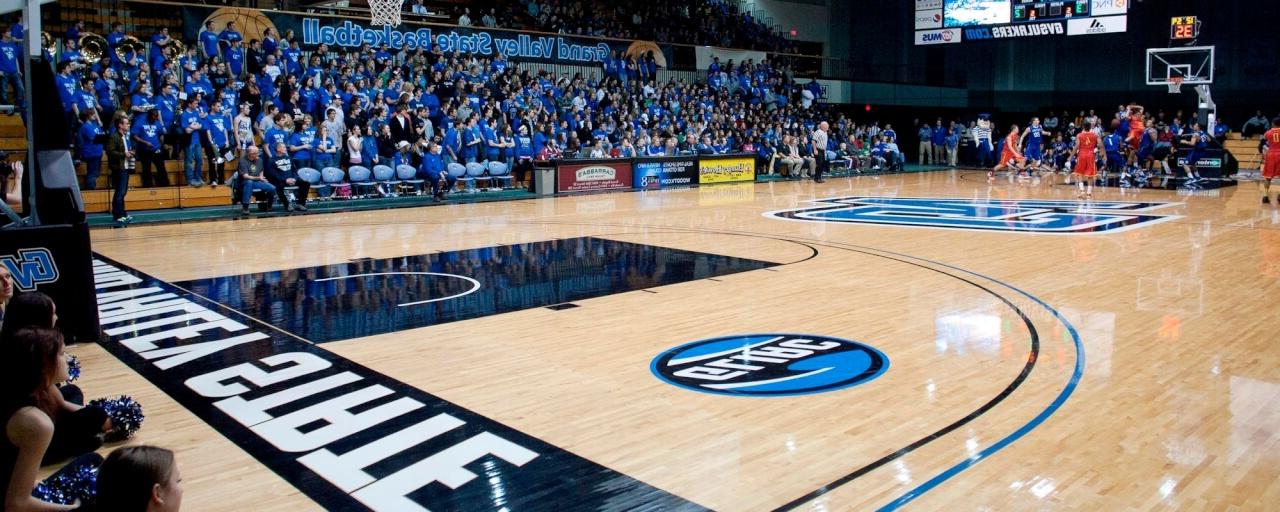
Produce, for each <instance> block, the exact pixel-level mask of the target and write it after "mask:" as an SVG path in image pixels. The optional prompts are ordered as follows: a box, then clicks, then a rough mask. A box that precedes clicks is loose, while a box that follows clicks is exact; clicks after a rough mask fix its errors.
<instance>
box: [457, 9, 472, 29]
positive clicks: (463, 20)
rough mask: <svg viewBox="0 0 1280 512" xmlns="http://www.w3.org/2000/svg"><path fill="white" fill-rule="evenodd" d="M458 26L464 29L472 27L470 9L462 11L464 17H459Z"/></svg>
mask: <svg viewBox="0 0 1280 512" xmlns="http://www.w3.org/2000/svg"><path fill="white" fill-rule="evenodd" d="M458 26H462V27H470V26H471V9H468V8H465V7H464V8H463V9H462V15H461V16H458Z"/></svg>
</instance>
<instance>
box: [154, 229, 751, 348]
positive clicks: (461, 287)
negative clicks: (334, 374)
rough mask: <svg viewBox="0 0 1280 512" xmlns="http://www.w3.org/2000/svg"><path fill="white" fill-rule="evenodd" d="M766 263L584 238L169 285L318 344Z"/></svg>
mask: <svg viewBox="0 0 1280 512" xmlns="http://www.w3.org/2000/svg"><path fill="white" fill-rule="evenodd" d="M772 266H775V264H774V263H769V262H764V261H756V260H750V259H743V258H734V257H729V256H720V255H715V254H706V253H699V252H691V251H683V250H678V249H670V248H665V247H656V246H651V245H644V244H636V243H628V242H618V241H614V240H606V239H600V238H590V237H584V238H571V239H564V240H551V241H545V242H535V243H528V244H517V245H504V246H498V247H487V248H483V249H471V250H465V251H453V252H445V253H436V254H424V255H419V256H406V257H399V258H390V259H382V260H372V259H370V260H362V261H350V262H347V263H340V264H336V265H328V266H322V267H309V268H299V269H291V270H279V271H273V272H262V273H256V274H243V275H237V276H225V277H216V278H209V279H197V280H193V281H184V282H180V283H175V284H177V285H178V286H181V287H184V288H187V289H189V290H191V291H192V292H194V293H196V294H198V295H201V296H204V297H208V298H209V299H212V300H213V301H215V302H218V303H221V304H223V305H226V306H228V307H230V308H232V309H235V310H237V311H240V312H242V313H245V314H247V315H249V316H252V317H255V318H258V319H260V320H262V321H263V322H266V323H268V324H271V325H274V326H277V327H279V328H281V329H284V330H286V331H289V332H291V333H293V334H296V335H298V336H299V337H301V338H304V339H307V340H310V341H313V342H315V343H324V342H330V341H338V340H345V339H352V338H360V337H364V336H372V335H375V334H382V333H387V332H396V331H401V330H405V329H413V328H417V327H425V326H430V325H438V324H443V323H447V322H454V321H458V320H466V319H471V318H478V317H483V316H489V315H496V314H501V313H508V312H511V311H519V310H523V309H529V308H536V307H543V306H551V305H556V304H564V303H568V302H578V301H582V300H586V299H591V298H595V297H602V296H606V295H612V294H616V293H623V292H629V291H634V290H640V289H644V288H654V287H658V286H664V285H668V284H675V283H682V282H686V281H692V280H697V279H706V278H712V277H716V276H722V275H727V274H734V273H738V272H745V271H749V270H758V269H763V268H768V267H772Z"/></svg>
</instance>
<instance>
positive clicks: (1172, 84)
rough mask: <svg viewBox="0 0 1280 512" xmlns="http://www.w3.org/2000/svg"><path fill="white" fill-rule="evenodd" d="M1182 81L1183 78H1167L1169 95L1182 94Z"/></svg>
mask: <svg viewBox="0 0 1280 512" xmlns="http://www.w3.org/2000/svg"><path fill="white" fill-rule="evenodd" d="M1182 80H1183V77H1180V76H1171V77H1169V94H1180V93H1182Z"/></svg>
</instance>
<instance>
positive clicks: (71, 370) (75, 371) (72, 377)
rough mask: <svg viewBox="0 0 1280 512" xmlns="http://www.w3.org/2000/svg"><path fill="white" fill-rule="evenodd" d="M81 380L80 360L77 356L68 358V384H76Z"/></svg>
mask: <svg viewBox="0 0 1280 512" xmlns="http://www.w3.org/2000/svg"><path fill="white" fill-rule="evenodd" d="M79 378H80V358H78V357H76V356H67V382H66V383H67V384H70V383H72V382H75V381H76V379H79Z"/></svg>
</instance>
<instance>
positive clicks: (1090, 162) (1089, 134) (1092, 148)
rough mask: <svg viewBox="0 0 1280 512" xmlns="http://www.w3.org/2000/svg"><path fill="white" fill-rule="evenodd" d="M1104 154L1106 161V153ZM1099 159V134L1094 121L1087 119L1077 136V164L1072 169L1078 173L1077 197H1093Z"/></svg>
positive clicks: (1072, 172) (1075, 173) (1074, 172)
mask: <svg viewBox="0 0 1280 512" xmlns="http://www.w3.org/2000/svg"><path fill="white" fill-rule="evenodd" d="M1102 155H1103V157H1102V158H1103V160H1102V161H1103V162H1104V163H1105V162H1106V153H1105V152H1103V153H1102ZM1097 159H1098V134H1096V133H1094V132H1093V123H1090V122H1088V121H1086V122H1085V123H1084V129H1083V130H1081V131H1080V135H1077V136H1076V166H1075V169H1073V170H1072V171H1071V174H1074V175H1076V187H1077V188H1078V190H1079V191H1080V193H1079V195H1077V196H1076V197H1090V198H1091V197H1093V180H1094V177H1096V176H1097V175H1098V163H1097ZM1086 181H1087V182H1088V183H1087V184H1086V183H1085V182H1086Z"/></svg>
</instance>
